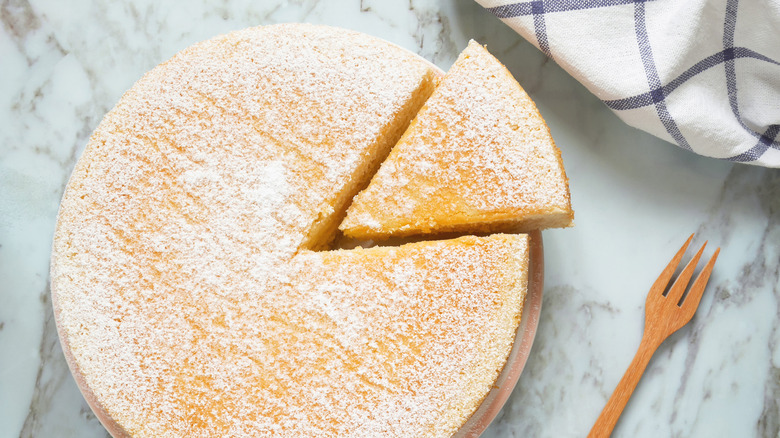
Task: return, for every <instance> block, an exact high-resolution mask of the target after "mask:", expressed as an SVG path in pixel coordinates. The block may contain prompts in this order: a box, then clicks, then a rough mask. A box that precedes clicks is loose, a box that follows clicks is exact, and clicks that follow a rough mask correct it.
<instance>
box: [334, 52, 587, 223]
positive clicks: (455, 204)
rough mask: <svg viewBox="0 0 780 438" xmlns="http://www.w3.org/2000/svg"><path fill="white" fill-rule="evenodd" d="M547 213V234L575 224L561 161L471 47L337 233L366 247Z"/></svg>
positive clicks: (543, 130) (502, 79)
mask: <svg viewBox="0 0 780 438" xmlns="http://www.w3.org/2000/svg"><path fill="white" fill-rule="evenodd" d="M545 214H548V215H550V216H549V218H548V219H549V224H547V226H566V225H568V224H569V222H570V221H571V207H570V201H569V190H568V182H567V180H566V175H565V173H564V170H563V166H562V164H561V162H560V157H559V152H558V150H557V148H556V147H555V144H554V143H553V140H552V137H551V136H550V132H549V130H548V129H547V126H546V125H545V123H544V121H543V120H542V118H541V116H540V115H539V113H538V111H537V110H536V107H535V105H534V104H533V102H532V101H531V99H530V98H529V97H528V95H527V94H526V93H525V92H524V91H523V90H522V88H520V86H519V85H518V84H517V82H516V81H515V80H514V79H513V78H512V77H511V75H510V74H509V72H508V71H507V70H506V68H505V67H504V66H503V65H501V63H500V62H498V60H496V59H495V58H494V57H493V56H491V55H490V54H489V53H488V52H487V51H486V50H485V49H484V48H483V47H482V46H480V45H479V44H477V43H476V42H474V41H472V42H471V43H470V44H469V47H468V48H466V49H465V50H464V51H463V53H461V55H460V57H459V58H458V60H457V61H456V63H455V65H453V67H452V68H451V69H450V71H449V72H448V73H447V76H446V77H445V78H444V80H443V81H442V83H441V85H439V87H438V88H437V89H436V91H435V92H434V94H433V95H432V96H431V98H430V99H429V100H428V101H427V102H426V104H425V106H424V107H423V109H422V110H421V111H420V112H419V113H418V115H417V117H416V118H415V120H414V122H413V123H412V125H411V126H410V128H409V130H408V131H407V132H406V134H404V137H403V138H402V140H401V142H400V143H399V144H398V145H397V146H396V147H395V148H394V149H393V151H392V153H391V154H390V156H389V157H388V159H387V160H386V161H385V162H384V163H383V164H382V167H381V168H380V170H379V172H378V173H377V174H376V175H375V176H374V178H373V179H372V181H371V184H370V185H369V187H368V188H367V189H366V190H364V191H363V192H362V193H360V194H359V195H358V196H357V197H356V199H355V201H354V202H353V204H352V206H351V207H350V209H349V211H348V214H347V218H346V220H345V221H344V223H343V224H342V226H341V228H342V230H344V231H345V232H346V234H348V235H353V236H356V237H361V238H372V237H377V236H382V235H387V234H395V233H399V232H401V231H403V233H401V234H409V233H414V232H426V231H429V230H431V229H433V228H437V229H441V228H447V227H454V228H456V229H463V228H462V226H465V227H467V228H466V229H477V230H478V229H479V227H480V224H483V223H490V222H491V221H495V220H512V221H522V220H524V219H525V218H531V217H533V218H538V217H539V216H544V215H545ZM553 217H554V219H553ZM561 219H562V220H561ZM378 224H381V227H380V226H378ZM535 225H537V226H542V225H545V224H544V223H535ZM458 227H461V228H458ZM468 227H471V228H468Z"/></svg>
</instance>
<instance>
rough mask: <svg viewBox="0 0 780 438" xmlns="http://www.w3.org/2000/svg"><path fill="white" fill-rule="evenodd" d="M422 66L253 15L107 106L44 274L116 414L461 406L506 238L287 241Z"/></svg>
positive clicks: (323, 432)
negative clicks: (323, 244) (395, 243)
mask: <svg viewBox="0 0 780 438" xmlns="http://www.w3.org/2000/svg"><path fill="white" fill-rule="evenodd" d="M432 74H433V73H432V70H431V67H430V66H429V65H428V64H427V63H426V62H424V61H422V60H420V59H419V58H417V57H416V56H414V55H413V54H410V53H408V52H406V51H403V50H401V49H398V48H397V47H395V46H392V45H389V44H387V43H384V42H381V41H379V40H376V39H373V38H371V37H367V36H365V35H360V34H357V33H354V32H349V31H343V30H337V29H332V28H325V27H317V26H308V25H281V26H271V27H263V28H255V29H249V30H246V31H241V32H236V33H233V34H229V35H226V36H222V37H218V38H215V39H213V40H210V41H207V42H204V43H201V44H199V45H196V46H193V47H192V48H189V49H187V50H185V51H183V52H182V53H180V54H178V55H176V56H175V57H174V58H173V59H171V60H170V61H168V62H167V63H165V64H163V65H162V66H160V67H158V68H157V69H155V70H153V71H152V72H150V73H149V74H147V75H146V76H145V77H144V78H143V79H142V80H140V81H139V82H138V83H137V84H136V85H135V86H134V87H133V89H131V90H130V91H129V92H128V93H127V94H126V95H125V96H124V97H123V98H122V100H121V101H120V102H119V104H118V105H117V107H116V108H115V109H114V110H112V112H111V113H109V115H107V116H106V118H105V120H104V121H103V122H102V123H101V125H100V126H99V127H98V129H97V130H96V132H95V133H94V135H93V137H92V139H91V140H90V144H89V145H88V147H87V149H86V151H85V154H84V156H83V158H82V159H81V160H80V161H79V163H78V165H77V168H76V170H75V171H74V175H73V177H72V179H71V182H70V183H69V186H68V189H67V192H66V195H65V197H64V199H63V203H62V208H61V213H60V218H59V222H58V228H57V232H56V237H55V248H54V256H53V269H52V288H53V293H54V296H55V299H56V314H57V318H58V327H59V328H60V330H61V331H62V333H63V339H64V340H65V343H66V349H68V350H69V351H70V353H71V354H72V358H73V363H74V365H75V366H76V367H77V370H78V371H79V372H80V373H81V374H82V375H83V377H84V378H85V380H86V383H87V385H88V386H89V388H90V389H91V390H92V392H93V393H94V394H95V397H96V400H97V402H98V403H99V404H100V405H101V406H103V407H104V408H105V409H106V411H107V412H108V413H109V414H110V416H111V417H112V418H113V419H114V420H116V422H117V423H118V424H119V425H120V426H121V427H122V428H124V429H125V430H126V431H127V432H129V433H130V434H131V435H133V436H140V437H148V436H154V437H159V436H195V437H197V436H203V437H206V436H211V437H213V436H258V435H264V434H270V433H272V432H273V433H278V434H281V435H294V436H300V435H304V436H341V435H346V434H352V435H353V436H371V435H374V436H377V435H381V436H384V435H387V434H388V433H397V434H399V435H403V436H410V435H412V434H414V433H416V434H417V435H418V436H432V435H446V434H449V433H451V432H452V431H453V430H454V428H457V427H458V425H459V424H461V423H462V422H463V421H464V420H465V419H466V418H467V417H468V415H469V414H470V412H472V411H473V408H474V407H475V406H476V404H477V403H479V401H480V400H481V398H482V397H483V396H484V394H485V393H486V391H487V389H488V388H489V386H490V383H491V382H492V381H493V379H495V376H496V375H497V370H498V368H500V366H501V365H502V364H503V361H504V360H505V359H506V355H507V353H508V351H509V347H510V346H511V339H512V335H513V330H514V328H515V327H516V326H517V318H518V316H519V315H518V314H519V307H520V303H521V297H522V294H521V291H522V290H523V287H521V285H519V283H520V282H521V280H522V278H521V277H522V275H523V274H522V272H523V270H522V266H523V263H525V262H524V261H523V260H520V259H518V258H517V257H515V253H520V254H522V253H523V248H524V246H523V245H524V243H523V240H522V238H508V237H507V238H501V237H494V238H491V239H485V240H484V241H483V240H479V239H478V240H473V241H472V240H468V239H466V240H464V241H461V242H459V243H450V244H432V245H430V246H426V245H421V246H413V247H411V248H398V249H393V250H387V252H384V250H382V251H380V250H376V252H374V251H360V250H358V251H356V252H354V253H353V252H332V253H311V252H309V251H306V249H305V248H306V242H309V241H310V240H311V239H312V238H311V236H310V232H311V230H312V228H313V226H314V224H317V223H319V222H321V221H323V220H324V219H323V218H327V217H329V216H331V215H333V214H336V212H337V211H338V209H339V208H340V206H339V205H337V204H336V199H337V198H339V196H340V195H341V191H342V189H343V188H344V187H345V186H347V185H350V184H352V183H353V182H354V181H352V179H353V178H355V175H356V172H357V171H358V170H359V169H360V168H361V167H364V166H365V165H366V162H367V161H368V160H369V158H370V157H371V156H372V155H373V154H374V153H375V151H374V149H376V148H377V147H378V146H377V141H378V139H381V138H382V137H383V136H385V135H386V134H387V132H389V131H391V130H392V129H394V128H395V126H394V125H399V124H403V123H404V121H403V120H399V119H398V114H399V113H401V112H402V110H403V108H404V106H405V105H406V104H407V103H408V102H409V101H410V100H412V99H416V98H417V97H418V96H416V93H419V89H420V87H421V84H422V83H424V82H425V81H430V78H431V77H432ZM425 248H428V249H425ZM409 260H412V261H413V262H409ZM495 272H508V273H512V274H511V275H509V274H507V275H509V276H501V275H494V274H495ZM488 274H490V275H488ZM427 294H433V295H427ZM502 321H503V322H502ZM454 352H468V354H466V355H461V354H453V353H454Z"/></svg>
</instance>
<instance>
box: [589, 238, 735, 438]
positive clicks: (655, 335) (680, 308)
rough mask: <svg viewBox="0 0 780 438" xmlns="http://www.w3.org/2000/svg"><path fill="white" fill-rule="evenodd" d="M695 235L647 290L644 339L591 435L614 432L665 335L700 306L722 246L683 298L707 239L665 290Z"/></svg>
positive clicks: (683, 322) (679, 325) (687, 319)
mask: <svg viewBox="0 0 780 438" xmlns="http://www.w3.org/2000/svg"><path fill="white" fill-rule="evenodd" d="M692 239H693V234H691V237H689V238H688V240H687V241H686V242H685V245H683V246H682V248H680V250H679V251H677V254H676V255H675V256H674V258H673V259H672V261H671V262H669V264H668V265H667V266H666V268H665V269H664V270H663V272H661V275H660V276H659V277H658V279H657V280H656V281H655V283H653V287H651V288H650V293H648V294H647V301H646V302H645V331H644V334H643V335H642V342H641V343H640V344H639V349H638V350H637V352H636V355H635V356H634V360H633V361H631V365H629V366H628V369H627V370H626V373H625V374H624V375H623V378H622V379H620V383H618V386H617V388H615V392H613V393H612V397H610V398H609V401H608V402H607V405H606V406H604V410H603V411H601V415H599V418H598V420H596V424H594V425H593V428H592V429H591V430H590V433H589V434H588V438H602V437H608V436H610V434H612V429H614V427H615V424H616V423H617V420H618V417H620V414H621V413H622V412H623V408H625V407H626V403H628V399H629V398H630V397H631V394H632V393H633V392H634V388H636V385H637V383H638V382H639V379H640V378H641V377H642V373H644V372H645V368H646V367H647V363H648V362H649V361H650V358H651V357H652V356H653V353H655V350H656V349H657V348H658V346H659V345H661V343H662V342H663V341H664V339H666V338H668V337H669V335H671V334H672V333H674V332H676V331H677V330H678V329H679V328H680V327H682V326H684V325H685V324H687V323H688V321H690V320H691V317H693V314H694V313H695V312H696V308H697V307H699V301H701V296H702V292H704V287H705V286H706V285H707V280H708V279H709V278H710V273H711V272H712V267H713V265H715V260H716V259H717V258H718V253H720V248H718V249H716V250H715V253H714V254H712V257H711V258H710V260H709V261H708V262H707V265H706V266H705V267H704V269H702V271H701V272H700V273H699V276H698V277H696V280H695V281H694V282H693V286H691V289H690V291H688V294H687V295H686V296H685V297H684V298H683V293H684V292H685V288H686V286H687V285H688V281H689V280H690V279H691V275H693V271H694V269H696V265H697V264H698V263H699V258H700V257H701V254H702V252H703V251H704V247H705V246H707V242H704V245H702V247H701V249H699V252H697V253H696V255H695V256H693V259H691V261H690V262H689V263H688V264H687V265H686V266H685V268H684V269H683V271H682V272H681V273H680V276H679V277H677V280H676V281H675V282H674V285H672V287H671V289H669V292H668V293H666V294H664V290H665V289H666V286H667V285H668V284H669V280H670V279H671V278H672V274H674V270H675V269H676V268H677V266H678V265H679V264H680V260H681V259H682V257H683V254H685V250H686V248H688V244H690V243H691V240H692Z"/></svg>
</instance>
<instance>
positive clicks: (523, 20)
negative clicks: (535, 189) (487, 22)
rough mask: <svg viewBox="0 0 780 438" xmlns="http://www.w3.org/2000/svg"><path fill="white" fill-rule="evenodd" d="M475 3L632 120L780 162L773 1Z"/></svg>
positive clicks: (778, 39)
mask: <svg viewBox="0 0 780 438" xmlns="http://www.w3.org/2000/svg"><path fill="white" fill-rule="evenodd" d="M477 2H478V3H479V4H481V5H482V6H484V7H485V8H487V9H488V10H489V11H490V12H492V13H493V14H495V15H496V16H497V17H499V18H500V19H501V20H502V21H504V22H505V23H506V24H508V25H509V26H510V27H512V28H513V29H514V30H515V31H517V32H518V33H519V34H520V35H522V36H523V37H524V38H525V39H527V40H528V41H530V42H531V43H532V44H534V45H536V46H537V47H538V48H539V49H540V50H541V51H542V52H544V53H545V54H546V55H547V56H549V57H550V58H552V59H553V60H555V61H556V62H557V63H558V64H559V65H560V66H561V67H563V68H564V69H565V70H566V71H567V72H569V73H570V74H571V75H572V76H574V77H575V78H576V79H577V80H578V81H580V82H581V83H582V84H583V85H585V86H586V87H587V88H588V89H589V90H590V91H591V92H592V93H593V94H595V95H596V96H597V97H598V98H599V99H601V100H602V101H604V103H605V104H606V105H607V106H608V107H609V108H610V109H612V111H614V112H615V113H616V114H617V115H618V117H620V118H621V119H622V120H623V121H625V122H626V123H628V124H629V125H631V126H635V127H637V128H639V129H642V130H644V131H647V132H649V133H651V134H653V135H655V136H657V137H660V138H662V139H664V140H667V141H669V142H672V143H675V144H677V145H679V146H680V147H682V148H684V149H688V150H690V151H693V152H695V153H697V154H701V155H705V156H709V157H715V158H720V159H724V160H729V161H737V162H744V163H749V164H754V165H760V166H767V167H780V139H778V133H780V1H777V0H750V1H747V0H743V1H741V2H740V1H739V0H528V1H520V2H517V1H507V0H477Z"/></svg>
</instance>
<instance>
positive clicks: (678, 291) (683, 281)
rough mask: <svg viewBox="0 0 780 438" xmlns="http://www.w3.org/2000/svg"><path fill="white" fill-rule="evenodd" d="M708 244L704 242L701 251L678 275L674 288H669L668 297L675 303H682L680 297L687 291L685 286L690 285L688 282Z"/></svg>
mask: <svg viewBox="0 0 780 438" xmlns="http://www.w3.org/2000/svg"><path fill="white" fill-rule="evenodd" d="M706 246H707V242H704V245H702V246H701V248H699V252H697V253H696V255H695V256H693V258H692V259H691V261H690V262H688V264H687V265H685V268H683V270H682V272H680V276H679V277H677V280H675V281H674V284H673V285H672V288H671V289H669V293H668V294H667V295H666V298H667V299H669V300H672V302H673V303H675V304H679V303H680V298H682V296H683V293H684V292H685V288H686V287H688V282H689V281H690V280H691V276H692V275H693V271H694V270H695V269H696V265H697V264H699V259H700V258H701V254H702V253H703V252H704V247H706Z"/></svg>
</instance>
